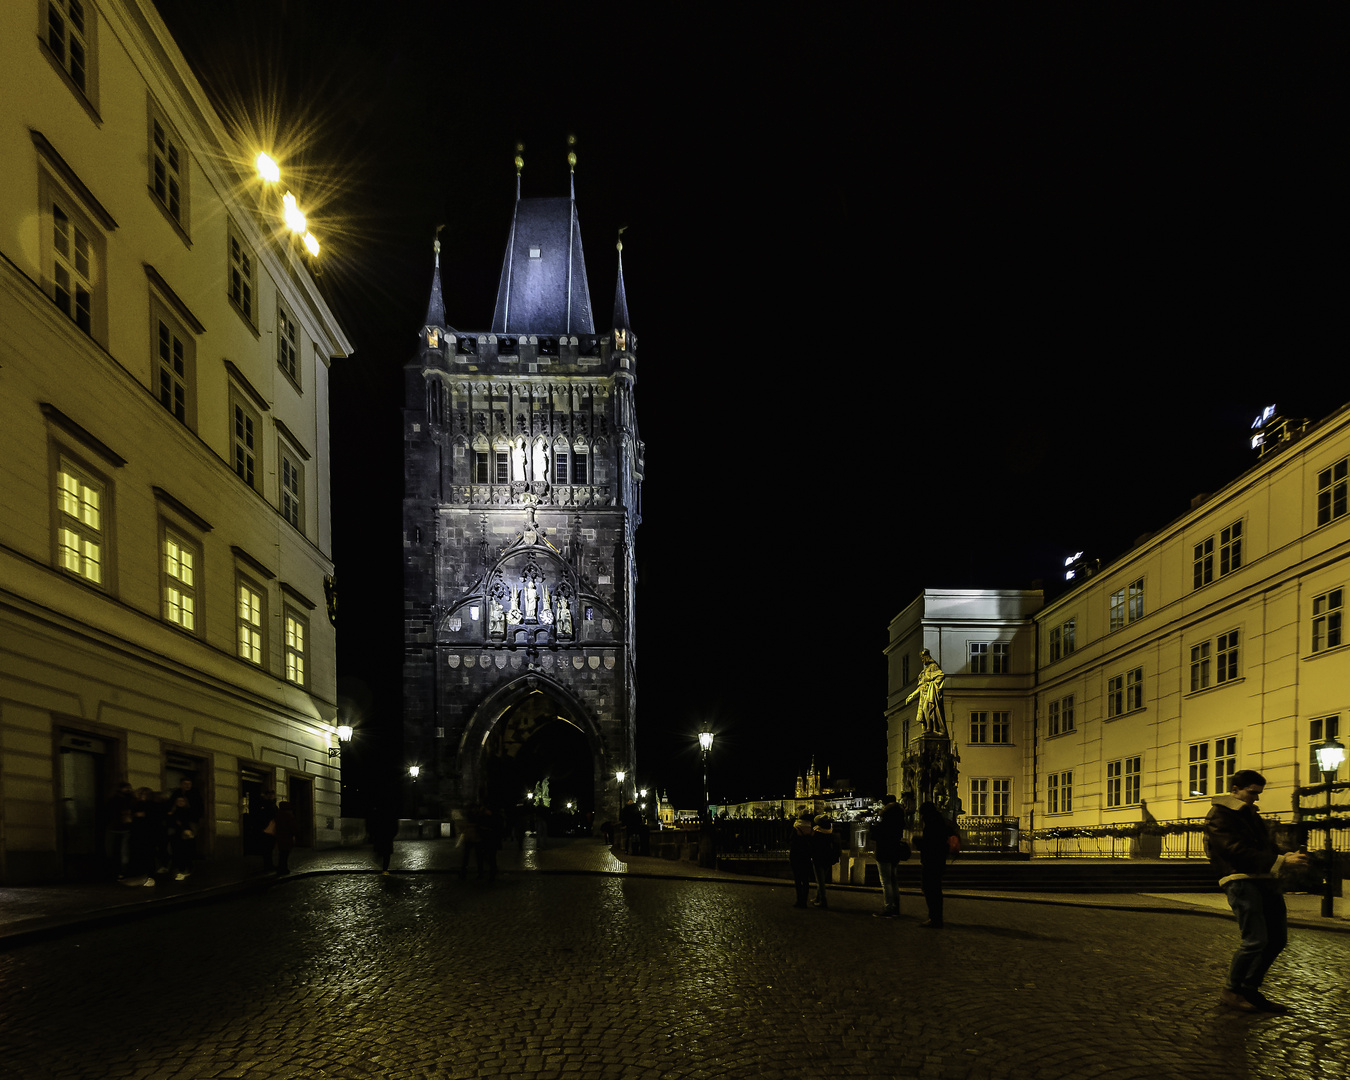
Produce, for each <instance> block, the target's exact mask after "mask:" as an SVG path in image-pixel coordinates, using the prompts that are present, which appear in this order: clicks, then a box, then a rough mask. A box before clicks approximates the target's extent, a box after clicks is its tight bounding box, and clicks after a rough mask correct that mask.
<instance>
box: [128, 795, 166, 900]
mask: <svg viewBox="0 0 1350 1080" xmlns="http://www.w3.org/2000/svg"><path fill="white" fill-rule="evenodd" d="M163 835H164V818H163V815H162V814H161V811H160V804H159V803H158V802H156V801H155V798H154V795H153V793H152V792H151V791H150V789H149V788H148V787H140V788H137V789H136V798H135V800H134V801H133V802H132V804H131V825H130V828H129V836H128V846H129V851H128V855H129V857H130V863H129V865H128V866H127V877H126V878H124V879H123V880H124V881H125V882H126V884H128V885H146V886H153V885H154V884H155V869H156V866H157V856H158V848H159V838H160V837H161V836H163Z"/></svg>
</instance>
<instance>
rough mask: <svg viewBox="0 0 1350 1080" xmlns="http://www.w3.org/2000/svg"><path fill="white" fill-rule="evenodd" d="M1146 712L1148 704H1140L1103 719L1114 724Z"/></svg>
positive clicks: (1135, 804)
mask: <svg viewBox="0 0 1350 1080" xmlns="http://www.w3.org/2000/svg"><path fill="white" fill-rule="evenodd" d="M1145 712H1148V706H1147V705H1140V706H1139V708H1137V709H1127V710H1126V711H1125V712H1123V713H1116V715H1115V716H1106V717H1103V718H1102V719H1103V721H1104V722H1105V723H1108V724H1113V723H1115V722H1116V721H1117V720H1123V719H1125V717H1127V716H1135V715H1137V714H1139V713H1145ZM1129 805H1130V806H1138V805H1139V804H1138V803H1130V804H1129Z"/></svg>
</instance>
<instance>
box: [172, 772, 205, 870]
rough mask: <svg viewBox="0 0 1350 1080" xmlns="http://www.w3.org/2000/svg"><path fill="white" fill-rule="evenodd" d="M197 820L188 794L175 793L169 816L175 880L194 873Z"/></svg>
mask: <svg viewBox="0 0 1350 1080" xmlns="http://www.w3.org/2000/svg"><path fill="white" fill-rule="evenodd" d="M197 822H198V818H197V813H196V811H195V810H193V808H192V804H191V802H190V801H189V799H188V797H187V795H185V794H183V793H181V792H180V793H179V794H178V795H175V796H174V800H173V806H172V807H171V808H170V809H169V814H168V818H167V826H168V828H167V832H168V836H169V855H170V858H171V861H172V865H173V870H174V875H173V877H174V880H175V881H183V880H185V879H186V878H187V877H188V876H189V875H190V874H191V873H192V864H193V862H194V861H195V860H196V858H197V828H198V824H197Z"/></svg>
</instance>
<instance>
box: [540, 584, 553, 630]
mask: <svg viewBox="0 0 1350 1080" xmlns="http://www.w3.org/2000/svg"><path fill="white" fill-rule="evenodd" d="M539 621H540V622H541V623H544V624H545V625H548V624H549V623H551V622H552V621H553V601H552V600H551V599H549V595H548V586H547V585H545V586H544V606H543V607H541V608H540V609H539Z"/></svg>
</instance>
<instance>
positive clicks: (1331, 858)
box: [1317, 735, 1345, 919]
mask: <svg viewBox="0 0 1350 1080" xmlns="http://www.w3.org/2000/svg"><path fill="white" fill-rule="evenodd" d="M1344 760H1345V747H1344V746H1342V745H1341V743H1340V742H1339V741H1338V740H1337V739H1336V738H1335V736H1332V735H1328V736H1327V738H1326V741H1325V742H1323V743H1322V744H1321V745H1320V746H1319V747H1318V748H1317V767H1318V768H1319V769H1321V770H1322V782H1323V783H1324V784H1326V786H1327V816H1326V827H1327V841H1326V848H1325V858H1326V869H1325V870H1324V871H1323V873H1322V881H1323V885H1322V917H1323V918H1324V919H1329V918H1331V890H1332V887H1333V884H1332V880H1331V879H1332V876H1333V875H1334V874H1335V870H1336V862H1335V859H1336V853H1335V851H1333V850H1332V847H1331V785H1332V784H1334V783H1335V782H1336V770H1337V769H1339V768H1340V767H1341V762H1343V761H1344Z"/></svg>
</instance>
